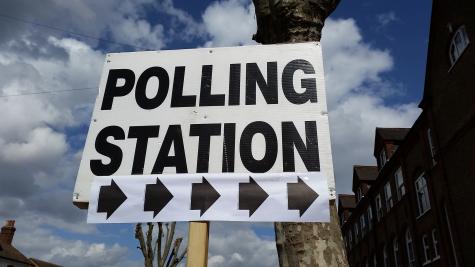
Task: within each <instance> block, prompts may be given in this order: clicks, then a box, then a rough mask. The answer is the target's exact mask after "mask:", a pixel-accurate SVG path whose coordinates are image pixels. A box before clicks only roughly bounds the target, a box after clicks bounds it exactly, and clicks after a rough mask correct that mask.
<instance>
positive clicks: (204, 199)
mask: <svg viewBox="0 0 475 267" xmlns="http://www.w3.org/2000/svg"><path fill="white" fill-rule="evenodd" d="M220 196H221V195H220V194H219V193H218V191H216V189H214V187H213V186H211V184H210V183H209V182H208V180H206V179H205V178H204V177H203V180H202V182H201V183H192V184H191V209H192V210H200V211H201V213H200V216H203V213H205V212H206V211H207V210H208V209H209V207H211V206H212V205H213V204H214V202H216V200H218V198H219V197H220Z"/></svg>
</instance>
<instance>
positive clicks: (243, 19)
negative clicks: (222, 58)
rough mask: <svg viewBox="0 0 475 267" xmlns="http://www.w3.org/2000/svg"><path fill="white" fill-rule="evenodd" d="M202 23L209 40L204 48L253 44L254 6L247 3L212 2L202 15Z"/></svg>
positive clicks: (233, 0)
mask: <svg viewBox="0 0 475 267" xmlns="http://www.w3.org/2000/svg"><path fill="white" fill-rule="evenodd" d="M203 23H204V25H205V28H206V31H207V32H208V34H209V36H210V39H211V40H209V41H208V42H207V43H206V44H205V46H208V47H211V46H233V45H244V44H255V42H254V41H253V40H252V35H253V34H254V33H256V27H257V26H256V20H255V15H254V5H253V4H252V3H250V2H249V1H240V0H227V1H221V2H214V3H212V4H211V5H210V6H208V7H207V8H206V10H205V12H204V13H203Z"/></svg>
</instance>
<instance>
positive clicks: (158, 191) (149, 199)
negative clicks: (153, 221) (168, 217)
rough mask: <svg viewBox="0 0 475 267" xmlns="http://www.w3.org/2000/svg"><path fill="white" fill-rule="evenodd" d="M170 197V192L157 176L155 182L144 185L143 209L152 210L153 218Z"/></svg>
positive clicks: (171, 196)
mask: <svg viewBox="0 0 475 267" xmlns="http://www.w3.org/2000/svg"><path fill="white" fill-rule="evenodd" d="M172 198H173V195H172V193H170V191H168V189H167V188H166V187H165V185H164V184H163V183H162V182H161V181H160V180H159V179H158V178H157V182H156V183H155V184H147V185H146V186H145V201H144V204H143V210H144V211H153V217H154V218H155V216H157V214H158V213H159V212H160V211H161V210H162V209H163V208H165V206H166V205H167V204H168V202H170V200H172Z"/></svg>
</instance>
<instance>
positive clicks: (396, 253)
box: [393, 238, 399, 267]
mask: <svg viewBox="0 0 475 267" xmlns="http://www.w3.org/2000/svg"><path fill="white" fill-rule="evenodd" d="M393 253H394V266H396V267H397V266H399V246H398V243H397V239H396V238H394V240H393Z"/></svg>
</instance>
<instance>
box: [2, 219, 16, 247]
mask: <svg viewBox="0 0 475 267" xmlns="http://www.w3.org/2000/svg"><path fill="white" fill-rule="evenodd" d="M15 230H16V229H15V220H6V221H5V225H4V226H3V227H2V230H1V232H0V241H2V242H3V243H6V244H8V245H11V244H12V241H13V235H14V234H15Z"/></svg>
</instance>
